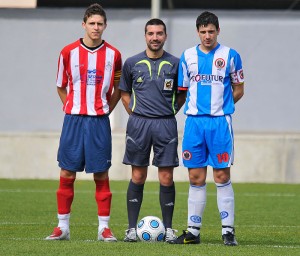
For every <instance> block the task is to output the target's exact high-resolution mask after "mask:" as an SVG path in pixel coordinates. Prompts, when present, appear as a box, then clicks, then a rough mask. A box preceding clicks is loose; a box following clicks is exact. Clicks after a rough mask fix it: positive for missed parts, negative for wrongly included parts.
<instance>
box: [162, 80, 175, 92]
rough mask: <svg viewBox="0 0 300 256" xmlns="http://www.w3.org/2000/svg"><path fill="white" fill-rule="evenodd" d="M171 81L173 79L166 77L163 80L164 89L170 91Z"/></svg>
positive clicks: (172, 81)
mask: <svg viewBox="0 0 300 256" xmlns="http://www.w3.org/2000/svg"><path fill="white" fill-rule="evenodd" d="M173 83H174V80H173V79H170V78H166V79H165V82H164V90H165V91H172V89H173Z"/></svg>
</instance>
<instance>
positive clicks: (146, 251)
mask: <svg viewBox="0 0 300 256" xmlns="http://www.w3.org/2000/svg"><path fill="white" fill-rule="evenodd" d="M127 185H128V182H127V181H112V182H111V190H112V192H113V202H112V212H111V221H110V227H111V229H112V231H113V232H114V234H115V236H116V237H117V238H118V240H119V242H117V243H104V242H98V241H97V240H96V238H97V225H98V219H97V209H96V203H95V200H94V183H93V181H82V180H77V181H76V183H75V199H74V202H73V206H72V216H71V226H70V228H71V240H70V241H44V240H43V239H44V238H45V237H46V236H47V235H49V234H50V233H51V232H52V229H53V227H55V226H56V225H57V219H56V194H55V192H56V189H57V186H58V181H46V180H4V179H2V180H1V179H0V209H1V210H0V255H111V256H112V255H144V256H146V255H165V256H166V255H300V185H286V184H234V190H235V197H236V235H237V240H238V242H239V246H237V247H225V246H224V245H223V244H222V241H221V228H220V219H219V214H218V211H217V205H216V191H215V185H214V184H212V183H210V184H208V187H207V189H208V197H207V207H206V209H205V213H204V216H203V228H202V229H201V244H200V245H170V244H165V243H142V242H138V243H124V242H122V239H123V237H124V233H125V229H126V228H127V216H126V202H125V198H126V190H127ZM158 188H159V185H158V183H157V182H147V183H146V185H145V192H144V202H143V205H142V209H141V213H140V217H144V216H146V215H156V216H158V217H161V214H160V207H159V201H158ZM176 190H177V193H176V205H175V212H174V218H173V228H175V229H177V230H178V234H181V232H182V230H183V229H185V228H186V218H187V191H188V183H186V182H177V183H176Z"/></svg>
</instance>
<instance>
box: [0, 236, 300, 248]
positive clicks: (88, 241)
mask: <svg viewBox="0 0 300 256" xmlns="http://www.w3.org/2000/svg"><path fill="white" fill-rule="evenodd" d="M0 240H6V241H7V240H9V241H45V239H44V238H4V239H0ZM74 241H76V242H77V243H78V242H81V243H99V241H97V240H92V239H88V240H74ZM46 242H48V243H49V241H46ZM50 243H51V242H50ZM203 245H204V244H203ZM205 245H208V246H217V247H224V245H223V244H222V243H220V244H214V243H205ZM239 247H254V248H278V249H300V246H292V245H289V246H287V245H284V246H283V245H261V244H259V245H257V244H242V245H241V244H240V245H239Z"/></svg>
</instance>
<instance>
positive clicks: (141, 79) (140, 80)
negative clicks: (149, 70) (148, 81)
mask: <svg viewBox="0 0 300 256" xmlns="http://www.w3.org/2000/svg"><path fill="white" fill-rule="evenodd" d="M136 81H137V82H138V83H142V82H144V81H143V78H141V77H139V78H138V79H137V80H136Z"/></svg>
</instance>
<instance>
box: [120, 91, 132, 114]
mask: <svg viewBox="0 0 300 256" xmlns="http://www.w3.org/2000/svg"><path fill="white" fill-rule="evenodd" d="M121 99H122V103H123V105H124V107H125V109H126V111H127V113H128V114H129V115H130V114H131V113H132V111H131V109H130V108H129V103H130V99H131V95H130V93H129V92H125V91H121Z"/></svg>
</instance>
